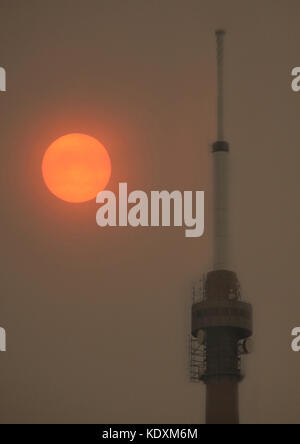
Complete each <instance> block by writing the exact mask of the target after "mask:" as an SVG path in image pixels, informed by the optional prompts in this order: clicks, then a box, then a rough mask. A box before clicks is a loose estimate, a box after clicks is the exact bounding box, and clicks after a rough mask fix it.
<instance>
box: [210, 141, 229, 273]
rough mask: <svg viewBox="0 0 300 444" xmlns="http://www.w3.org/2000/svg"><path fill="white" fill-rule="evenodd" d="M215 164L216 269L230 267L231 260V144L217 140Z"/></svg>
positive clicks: (214, 153) (214, 154)
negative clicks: (229, 186)
mask: <svg viewBox="0 0 300 444" xmlns="http://www.w3.org/2000/svg"><path fill="white" fill-rule="evenodd" d="M213 165H214V174H213V177H214V190H213V192H214V215H215V219H214V269H215V270H227V269H230V263H229V262H230V260H229V223H228V209H229V193H228V180H229V145H228V143H227V142H223V141H221V142H216V143H214V145H213Z"/></svg>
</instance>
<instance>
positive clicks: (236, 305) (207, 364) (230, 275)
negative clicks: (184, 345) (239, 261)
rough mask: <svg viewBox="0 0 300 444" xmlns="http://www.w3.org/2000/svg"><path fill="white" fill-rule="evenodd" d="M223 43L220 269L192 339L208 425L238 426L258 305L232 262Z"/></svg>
mask: <svg viewBox="0 0 300 444" xmlns="http://www.w3.org/2000/svg"><path fill="white" fill-rule="evenodd" d="M224 35H225V32H224V31H223V30H217V31H216V40H217V83H218V97H217V127H218V130H217V133H218V134H217V141H216V142H215V143H214V144H213V147H212V155H213V163H214V266H213V270H212V271H210V272H208V273H207V275H206V276H205V277H204V282H203V297H202V299H201V300H198V301H197V300H194V301H193V305H192V336H193V338H194V339H193V340H194V341H195V340H196V339H195V338H197V341H198V344H199V345H200V346H201V348H202V355H201V356H202V360H201V365H200V364H199V365H198V370H199V371H198V374H197V379H198V380H201V381H203V382H204V383H205V384H206V423H207V424H238V423H239V402H238V385H239V382H240V381H241V380H242V379H243V372H242V370H241V355H242V354H246V353H249V352H250V346H251V344H250V340H249V338H250V337H251V336H252V307H251V305H250V304H248V303H246V302H243V301H242V300H241V295H240V285H239V281H238V278H237V275H236V273H235V272H234V271H232V270H230V269H229V261H228V255H229V254H228V250H229V249H228V244H229V238H228V210H229V206H228V203H229V199H228V197H229V196H228V178H229V177H228V161H229V144H228V142H225V140H224V136H223V41H224Z"/></svg>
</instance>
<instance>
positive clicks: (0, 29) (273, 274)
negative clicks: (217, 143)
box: [0, 0, 300, 423]
mask: <svg viewBox="0 0 300 444" xmlns="http://www.w3.org/2000/svg"><path fill="white" fill-rule="evenodd" d="M299 17H300V3H299V1H297V0H288V1H287V0H280V1H279V0H276V1H275V0H273V1H271V0H251V1H250V0H248V1H246V0H244V1H240V0H226V1H222V0H219V1H216V0H163V1H161V0H139V1H138V0H127V1H124V0H95V1H91V0H84V1H83V0H73V1H67V0H59V1H58V0H51V1H49V0H40V1H33V0H28V1H26V2H24V1H22V0H19V1H16V0H0V66H3V67H5V68H6V71H7V92H6V93H1V94H0V116H1V132H0V143H1V149H0V165H1V175H0V180H1V187H0V201H1V219H0V228H1V233H2V236H1V252H2V254H1V280H0V294H1V297H0V326H1V327H5V329H6V331H7V339H8V351H7V352H6V353H1V354H0V391H1V399H0V421H1V422H2V423H6V422H11V423H17V422H22V423H23V422H25V423H32V422H33V423H38V422H43V423H44V422H63V423H64V422H71V423H76V422H80V423H81V422H83V423H91V422H97V423H197V422H200V421H201V422H203V420H204V407H205V387H204V386H203V385H202V384H191V383H189V382H188V376H187V375H188V356H187V344H188V333H189V331H188V324H189V303H190V297H191V286H192V283H193V281H194V280H196V279H197V278H198V277H199V276H201V274H202V273H203V272H205V271H208V270H209V269H210V267H211V258H212V218H211V214H210V210H211V188H212V156H211V153H210V144H211V143H212V142H213V140H214V139H215V99H216V91H215V80H216V79H215V77H216V76H215V39H214V30H215V28H216V27H220V26H221V27H225V28H226V29H227V31H228V35H227V37H226V65H225V72H226V79H225V83H226V97H225V101H226V118H225V134H226V138H227V140H228V141H229V142H230V144H231V162H232V176H231V177H232V182H231V185H232V186H231V188H232V211H231V213H232V217H231V219H232V247H233V248H232V267H233V268H234V269H235V270H236V271H237V272H238V275H239V278H240V280H241V284H242V289H243V297H244V299H245V300H248V301H250V302H251V303H252V304H253V306H254V313H255V352H254V353H253V355H252V356H251V357H249V358H248V359H247V364H246V371H247V377H246V379H245V381H244V382H243V383H242V384H241V387H240V406H241V421H242V422H243V423H293V422H299V413H298V412H299V408H300V385H299V374H300V373H299V372H300V354H297V353H293V352H292V351H291V347H290V343H291V336H290V333H291V330H292V328H294V327H296V326H299V325H300V293H299V290H300V288H299V287H300V284H299V247H300V245H299V225H300V211H299V196H298V192H299V161H300V143H299V131H300V130H299V118H300V117H299V115H300V93H298V94H297V93H294V92H292V90H291V87H290V83H291V76H290V72H291V69H292V68H293V67H294V66H300V51H299V48H300V28H299ZM70 132H83V133H87V134H90V135H92V136H94V137H96V138H98V139H99V140H100V141H101V142H102V143H103V144H104V145H105V146H106V148H107V150H108V152H109V154H110V156H111V160H112V177H111V181H110V183H109V185H108V189H111V190H113V191H116V190H117V187H118V183H119V182H123V181H124V182H128V187H129V189H130V190H134V189H138V190H144V191H146V192H149V191H150V190H163V189H166V190H169V191H172V190H175V189H178V190H181V191H184V190H204V191H205V210H206V220H205V235H204V236H203V237H201V238H199V239H195V238H194V239H193V238H191V239H188V238H185V236H184V230H183V229H181V228H131V227H128V228H105V229H104V228H99V227H98V226H97V225H96V222H95V216H96V210H97V208H98V206H97V205H96V203H95V202H90V203H87V204H67V203H65V202H63V201H60V200H58V199H57V198H55V197H54V196H53V195H52V194H51V193H49V191H48V190H47V189H46V187H45V186H44V183H43V180H42V176H41V160H42V156H43V153H44V151H45V149H46V148H47V147H48V146H49V144H50V143H51V142H52V141H53V140H54V139H56V138H57V137H59V136H61V135H64V134H66V133H70Z"/></svg>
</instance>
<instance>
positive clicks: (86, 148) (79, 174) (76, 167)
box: [42, 133, 111, 202]
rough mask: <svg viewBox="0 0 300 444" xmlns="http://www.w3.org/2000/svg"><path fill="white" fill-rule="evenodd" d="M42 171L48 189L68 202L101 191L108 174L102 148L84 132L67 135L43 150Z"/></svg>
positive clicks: (108, 166) (92, 197)
mask: <svg viewBox="0 0 300 444" xmlns="http://www.w3.org/2000/svg"><path fill="white" fill-rule="evenodd" d="M42 174H43V178H44V181H45V184H46V185H47V187H48V188H49V190H50V191H51V192H52V193H53V194H54V195H55V196H56V197H58V198H59V199H62V200H65V201H67V202H86V201H88V200H92V199H94V198H95V197H96V196H97V194H98V193H99V192H100V191H102V190H103V189H104V188H105V187H106V185H107V183H108V181H109V179H110V175H111V162H110V157H109V155H108V152H107V151H106V149H105V147H104V146H103V145H102V144H101V143H100V142H99V141H98V140H97V139H95V138H94V137H91V136H87V135H86V134H79V133H73V134H67V135H65V136H62V137H59V138H58V139H56V140H55V141H54V142H53V143H52V144H51V145H50V146H49V147H48V148H47V150H46V152H45V154H44V158H43V162H42Z"/></svg>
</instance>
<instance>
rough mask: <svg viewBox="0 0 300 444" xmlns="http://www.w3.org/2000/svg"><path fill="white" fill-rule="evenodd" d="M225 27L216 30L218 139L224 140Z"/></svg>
mask: <svg viewBox="0 0 300 444" xmlns="http://www.w3.org/2000/svg"><path fill="white" fill-rule="evenodd" d="M225 33H226V32H225V31H224V29H217V30H216V40H217V140H218V141H220V142H221V141H223V140H224V128H223V114H224V99H223V97H224V96H223V88H224V85H223V63H224V60H223V59H224V36H225Z"/></svg>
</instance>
